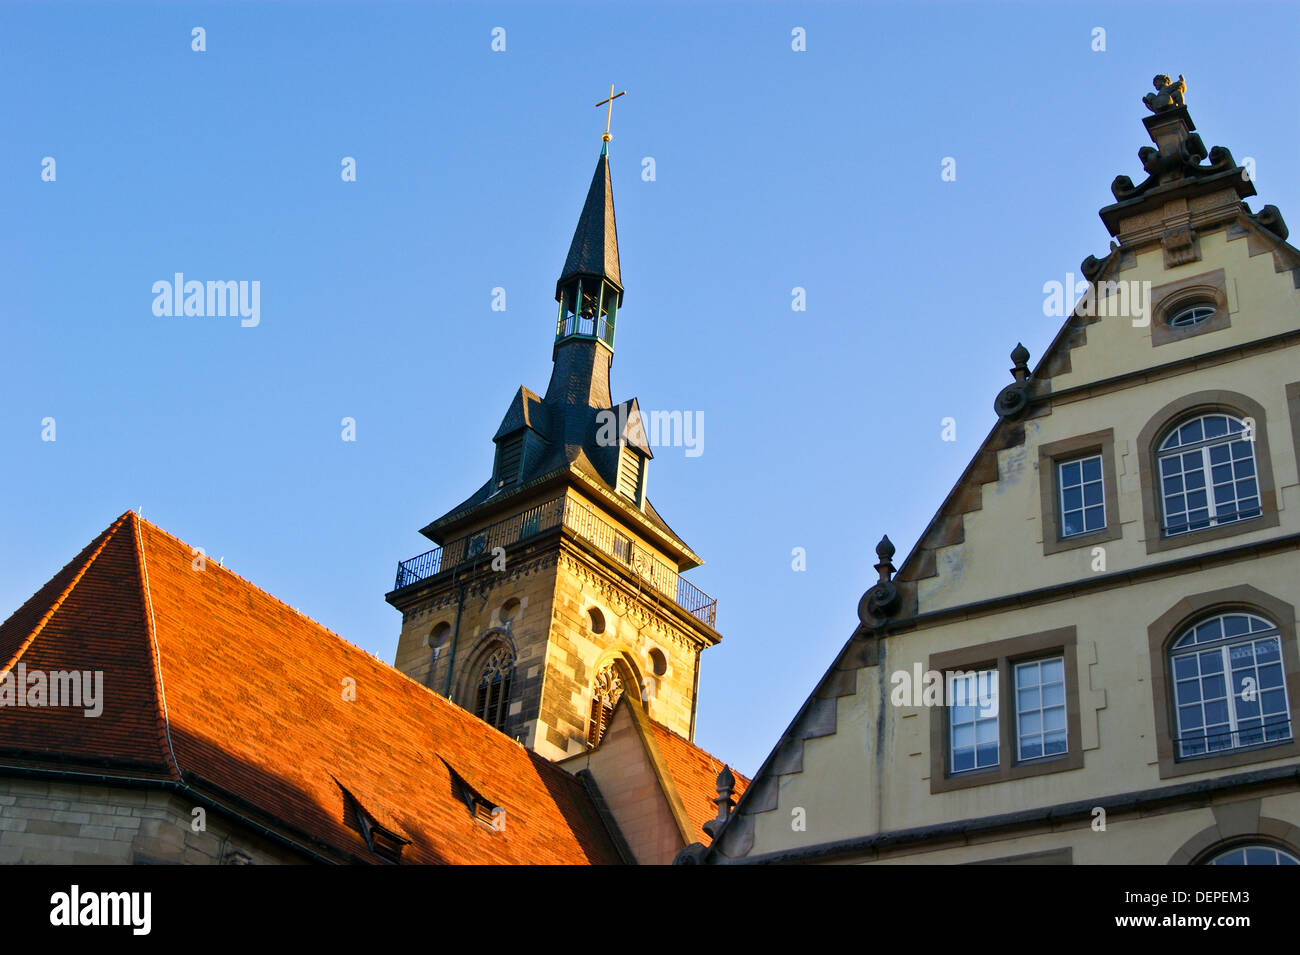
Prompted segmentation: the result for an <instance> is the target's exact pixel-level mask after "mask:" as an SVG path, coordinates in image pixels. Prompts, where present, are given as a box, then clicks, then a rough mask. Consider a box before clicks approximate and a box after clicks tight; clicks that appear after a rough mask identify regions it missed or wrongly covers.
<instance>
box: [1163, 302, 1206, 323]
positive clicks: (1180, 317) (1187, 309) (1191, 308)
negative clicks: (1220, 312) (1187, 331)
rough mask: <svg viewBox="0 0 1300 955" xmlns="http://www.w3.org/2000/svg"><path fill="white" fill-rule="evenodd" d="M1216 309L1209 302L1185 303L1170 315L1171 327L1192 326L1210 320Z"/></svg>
mask: <svg viewBox="0 0 1300 955" xmlns="http://www.w3.org/2000/svg"><path fill="white" fill-rule="evenodd" d="M1215 311H1216V309H1215V307H1214V306H1213V305H1212V304H1210V303H1209V302H1197V303H1196V304H1194V305H1185V306H1183V307H1182V308H1179V309H1177V310H1175V311H1174V312H1173V313H1172V314H1171V315H1170V316H1169V327H1170V328H1191V327H1192V326H1193V325H1200V324H1202V323H1204V322H1208V321H1209V320H1210V319H1211V318H1213V317H1214V313H1215Z"/></svg>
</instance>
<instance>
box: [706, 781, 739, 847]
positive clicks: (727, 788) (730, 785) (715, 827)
mask: <svg viewBox="0 0 1300 955" xmlns="http://www.w3.org/2000/svg"><path fill="white" fill-rule="evenodd" d="M735 791H736V777H735V776H734V775H732V772H731V767H730V766H725V765H724V766H723V767H722V772H720V773H718V796H717V798H716V799H714V800H713V804H714V805H715V806H717V807H718V816H717V818H716V819H710V820H709V821H708V822H706V823H705V824H704V825H703V826H702V827H701V828H702V829H703V830H704V831H705V833H707V834H708V835H709V837H710V838H713V839H716V838H717V837H718V833H719V832H721V831H722V827H723V826H724V825H726V822H727V820H728V819H729V818H731V810H732V809H734V808H735V806H736V801H735V800H734V799H732V798H731V794H732V793H733V792H735Z"/></svg>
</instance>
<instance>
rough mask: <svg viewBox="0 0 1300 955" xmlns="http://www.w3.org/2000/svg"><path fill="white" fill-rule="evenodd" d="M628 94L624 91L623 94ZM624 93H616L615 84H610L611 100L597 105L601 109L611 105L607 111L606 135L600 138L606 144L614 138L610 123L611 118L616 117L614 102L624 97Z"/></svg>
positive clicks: (605, 100)
mask: <svg viewBox="0 0 1300 955" xmlns="http://www.w3.org/2000/svg"><path fill="white" fill-rule="evenodd" d="M626 92H627V90H624V91H623V93H626ZM623 93H615V92H614V84H613V83H610V84H609V99H603V100H601V101H600V102H599V103H597V104H596V107H597V108H600V107H601V106H604V105H605V104H606V103H608V104H609V109H607V110H606V111H605V135H603V136H601V137H600V138H601V139H603V140H604V141H605V142H609V141H610V140H611V139H612V138H613V137H612V136H610V135H609V121H610V119H611V118H612V117H613V115H614V100H616V99H618V98H619V97H620V96H622V95H623Z"/></svg>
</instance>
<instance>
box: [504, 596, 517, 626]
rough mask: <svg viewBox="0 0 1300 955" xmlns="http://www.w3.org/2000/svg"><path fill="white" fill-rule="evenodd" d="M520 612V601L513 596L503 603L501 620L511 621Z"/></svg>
mask: <svg viewBox="0 0 1300 955" xmlns="http://www.w3.org/2000/svg"><path fill="white" fill-rule="evenodd" d="M518 613H519V601H518V600H516V599H515V598H514V597H511V598H510V599H509V600H507V601H506V602H505V603H503V604H502V605H501V622H502V623H509V622H510V621H511V620H514V619H515V616H516V615H517V614H518Z"/></svg>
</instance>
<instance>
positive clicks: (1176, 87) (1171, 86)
mask: <svg viewBox="0 0 1300 955" xmlns="http://www.w3.org/2000/svg"><path fill="white" fill-rule="evenodd" d="M1151 84H1152V85H1153V86H1154V87H1155V88H1156V91H1155V92H1154V93H1148V94H1147V95H1146V96H1144V97H1142V102H1144V103H1146V105H1147V109H1149V110H1151V112H1153V113H1163V112H1164V111H1165V110H1167V109H1177V108H1178V107H1180V106H1183V105H1185V104H1184V102H1183V94H1184V93H1186V92H1187V81H1186V80H1185V79H1183V74H1181V73H1179V74H1178V82H1177V83H1175V82H1173V81H1172V80H1171V79H1169V77H1168V75H1166V74H1164V73H1161V74H1160V75H1158V76H1157V77H1156V78H1155V79H1153V80H1152V81H1151Z"/></svg>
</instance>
